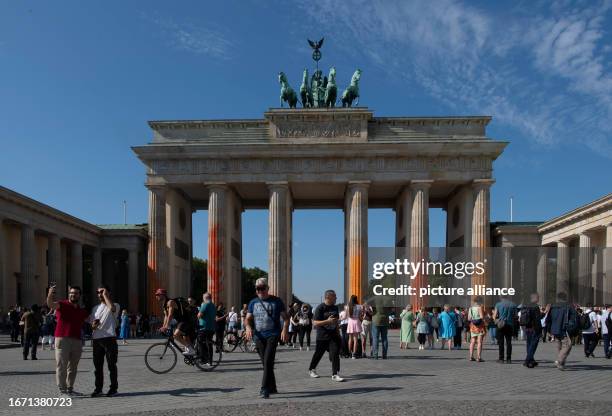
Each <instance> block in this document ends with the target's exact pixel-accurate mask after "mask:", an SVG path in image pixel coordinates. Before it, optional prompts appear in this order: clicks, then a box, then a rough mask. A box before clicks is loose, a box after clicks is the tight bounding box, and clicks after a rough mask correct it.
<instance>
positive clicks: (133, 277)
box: [128, 248, 140, 312]
mask: <svg viewBox="0 0 612 416" xmlns="http://www.w3.org/2000/svg"><path fill="white" fill-rule="evenodd" d="M128 299H129V300H128V307H129V310H130V311H131V312H138V311H139V307H140V306H139V301H140V299H139V298H138V250H137V249H135V248H130V249H129V250H128Z"/></svg>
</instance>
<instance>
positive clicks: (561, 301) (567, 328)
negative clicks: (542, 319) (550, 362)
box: [546, 292, 580, 370]
mask: <svg viewBox="0 0 612 416" xmlns="http://www.w3.org/2000/svg"><path fill="white" fill-rule="evenodd" d="M546 325H547V327H548V332H550V334H551V335H552V336H553V337H555V338H554V341H553V342H555V343H556V344H557V360H556V361H555V365H556V366H557V368H558V369H559V370H565V362H566V361H567V357H568V356H569V354H570V352H571V350H572V337H573V336H575V335H576V334H577V333H579V332H580V329H579V328H578V314H577V312H576V309H574V307H573V306H572V305H570V304H569V303H568V302H567V294H566V293H565V292H559V293H558V294H557V302H556V303H554V304H553V305H552V306H551V307H550V311H549V312H548V320H547V322H546Z"/></svg>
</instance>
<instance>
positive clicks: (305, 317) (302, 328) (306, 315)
mask: <svg viewBox="0 0 612 416" xmlns="http://www.w3.org/2000/svg"><path fill="white" fill-rule="evenodd" d="M312 318H313V314H312V311H311V309H310V305H309V304H307V303H304V304H303V305H302V307H301V308H300V312H299V313H298V329H299V335H300V351H302V350H303V349H304V336H306V351H310V333H311V332H312Z"/></svg>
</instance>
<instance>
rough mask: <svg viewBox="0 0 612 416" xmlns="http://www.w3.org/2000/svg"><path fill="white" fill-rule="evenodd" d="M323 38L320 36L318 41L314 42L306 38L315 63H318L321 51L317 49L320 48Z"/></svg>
mask: <svg viewBox="0 0 612 416" xmlns="http://www.w3.org/2000/svg"><path fill="white" fill-rule="evenodd" d="M324 40H325V38H321V40H320V41H318V42H314V41H312V40H310V39H308V44H309V45H310V47H311V48H312V49H313V51H312V59H314V60H315V61H316V62H317V65H318V64H319V60H320V59H321V51H320V50H319V49H321V46H323V41H324Z"/></svg>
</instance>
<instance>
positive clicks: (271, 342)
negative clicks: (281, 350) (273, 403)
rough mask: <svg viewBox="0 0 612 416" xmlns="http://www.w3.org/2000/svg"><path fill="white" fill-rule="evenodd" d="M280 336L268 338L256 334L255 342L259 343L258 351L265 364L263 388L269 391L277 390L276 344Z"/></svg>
mask: <svg viewBox="0 0 612 416" xmlns="http://www.w3.org/2000/svg"><path fill="white" fill-rule="evenodd" d="M278 338H279V337H278V336H271V337H268V338H260V337H258V336H255V344H256V345H257V353H258V354H259V358H261V363H262V364H263V377H262V379H261V388H262V390H267V391H268V393H269V392H272V391H276V377H275V376H274V360H275V359H276V346H277V345H278Z"/></svg>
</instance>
